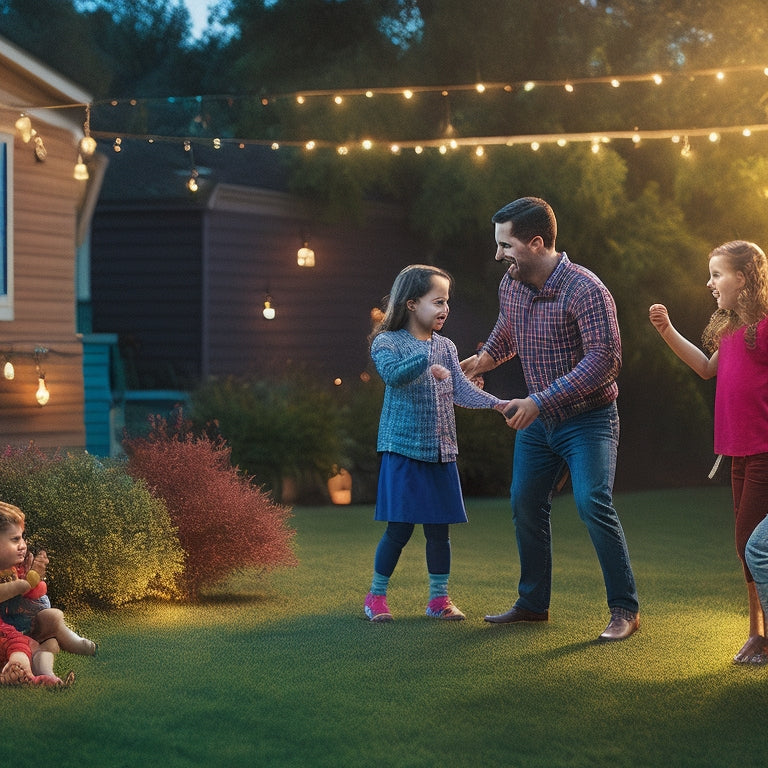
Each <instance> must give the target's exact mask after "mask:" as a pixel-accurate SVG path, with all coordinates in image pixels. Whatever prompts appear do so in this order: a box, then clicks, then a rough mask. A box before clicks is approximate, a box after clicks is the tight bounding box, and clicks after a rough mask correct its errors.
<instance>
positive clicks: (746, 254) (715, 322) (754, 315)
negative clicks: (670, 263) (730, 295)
mask: <svg viewBox="0 0 768 768" xmlns="http://www.w3.org/2000/svg"><path fill="white" fill-rule="evenodd" d="M713 256H722V257H723V258H725V259H726V261H727V262H728V266H729V267H730V269H732V270H733V271H734V272H741V273H742V274H743V275H744V288H742V290H741V292H740V293H739V297H738V299H737V307H736V309H718V310H717V311H716V312H715V313H714V314H713V315H712V317H711V318H710V319H709V323H707V327H706V328H705V329H704V332H703V333H702V337H701V341H702V344H703V346H704V349H706V350H707V352H709V353H710V354H712V353H713V352H715V351H716V350H717V349H718V348H719V347H720V340H721V339H722V338H723V336H727V335H729V334H731V333H733V332H734V331H735V330H736V329H737V328H741V326H743V325H746V326H747V329H746V331H745V332H744V341H745V342H746V345H747V346H748V347H749V348H750V349H754V347H755V344H756V343H757V342H756V338H757V324H758V323H759V322H760V321H761V320H762V319H763V318H764V317H766V316H767V315H768V259H766V256H765V253H764V252H763V249H762V248H760V246H759V245H755V243H750V242H748V241H746V240H731V241H730V242H727V243H723V244H722V245H719V246H717V248H715V249H713V250H712V252H711V253H710V254H709V258H710V259H711V258H712V257H713Z"/></svg>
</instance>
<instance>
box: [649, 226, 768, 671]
mask: <svg viewBox="0 0 768 768" xmlns="http://www.w3.org/2000/svg"><path fill="white" fill-rule="evenodd" d="M709 274H710V278H709V282H708V283H707V287H708V288H709V289H710V291H712V295H713V296H714V297H715V300H716V301H717V311H716V312H715V313H714V314H713V315H712V317H711V318H710V321H709V323H708V325H707V327H706V328H705V329H704V333H703V336H702V342H703V345H704V348H705V350H706V352H704V351H702V350H701V349H699V348H698V347H696V346H695V345H694V344H692V343H691V342H690V341H688V340H687V339H686V338H684V337H683V336H682V335H681V334H680V333H679V332H678V331H677V330H676V329H675V328H674V327H673V326H672V324H671V323H670V321H669V315H668V313H667V308H666V307H665V306H663V305H662V304H654V305H653V306H652V307H651V308H650V320H651V323H653V325H654V327H655V328H656V330H657V331H658V332H659V333H660V334H661V337H662V338H663V339H664V341H666V343H667V344H668V345H669V347H670V348H671V349H672V351H673V352H674V353H675V354H676V355H677V356H678V357H679V358H680V359H681V360H682V361H683V362H684V363H686V364H687V365H688V366H690V367H691V368H692V369H693V370H694V371H695V372H696V373H698V374H699V376H701V377H702V378H703V379H711V378H712V377H713V376H717V389H716V394H715V453H717V454H718V455H720V456H722V455H725V456H731V457H732V463H731V485H732V488H733V506H734V512H735V520H736V551H737V553H738V555H739V558H740V560H741V562H742V566H743V569H744V576H745V578H746V581H747V594H748V597H749V638H748V640H747V642H746V643H745V644H744V646H743V647H742V648H741V650H740V651H739V652H738V653H737V654H736V656H735V657H734V659H733V660H734V663H736V664H765V663H766V662H768V640H766V622H765V616H766V613H768V604H766V603H767V602H768V600H766V601H763V602H762V603H761V600H760V595H761V594H762V593H763V592H764V596H765V597H766V598H768V589H766V590H762V589H760V587H761V586H762V585H757V586H756V585H755V578H754V577H753V574H752V573H751V572H750V568H749V567H748V565H747V561H746V560H745V549H746V546H747V541H748V540H749V538H750V536H751V535H752V532H753V531H754V530H755V528H756V527H757V525H758V523H760V522H761V521H762V520H763V519H764V518H765V517H766V514H767V513H768V260H767V259H766V256H765V253H763V251H762V249H761V248H760V247H759V246H757V245H755V244H754V243H749V242H746V241H744V240H734V241H732V242H728V243H724V244H723V245H721V246H718V247H717V248H715V249H714V250H713V251H712V252H711V253H710V254H709ZM708 355H711V357H710V356H708ZM758 580H759V579H758ZM766 586H768V585H766Z"/></svg>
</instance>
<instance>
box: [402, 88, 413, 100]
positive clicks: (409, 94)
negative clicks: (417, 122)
mask: <svg viewBox="0 0 768 768" xmlns="http://www.w3.org/2000/svg"><path fill="white" fill-rule="evenodd" d="M403 96H404V97H405V98H406V99H412V98H413V91H410V90H405V91H403Z"/></svg>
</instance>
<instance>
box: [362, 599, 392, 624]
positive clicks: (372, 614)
mask: <svg viewBox="0 0 768 768" xmlns="http://www.w3.org/2000/svg"><path fill="white" fill-rule="evenodd" d="M365 615H366V616H367V617H368V618H369V619H370V620H371V621H392V614H391V613H390V612H389V606H388V605H387V596H386V595H373V594H371V593H370V592H369V593H368V594H367V595H366V596H365Z"/></svg>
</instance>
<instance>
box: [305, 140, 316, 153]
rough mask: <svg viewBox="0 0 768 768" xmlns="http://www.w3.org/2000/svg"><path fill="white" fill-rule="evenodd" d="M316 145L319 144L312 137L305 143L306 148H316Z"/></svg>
mask: <svg viewBox="0 0 768 768" xmlns="http://www.w3.org/2000/svg"><path fill="white" fill-rule="evenodd" d="M315 146H317V145H316V144H315V142H314V141H313V140H312V139H310V140H309V141H308V142H307V143H306V144H305V145H304V149H309V150H312V149H314V148H315Z"/></svg>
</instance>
